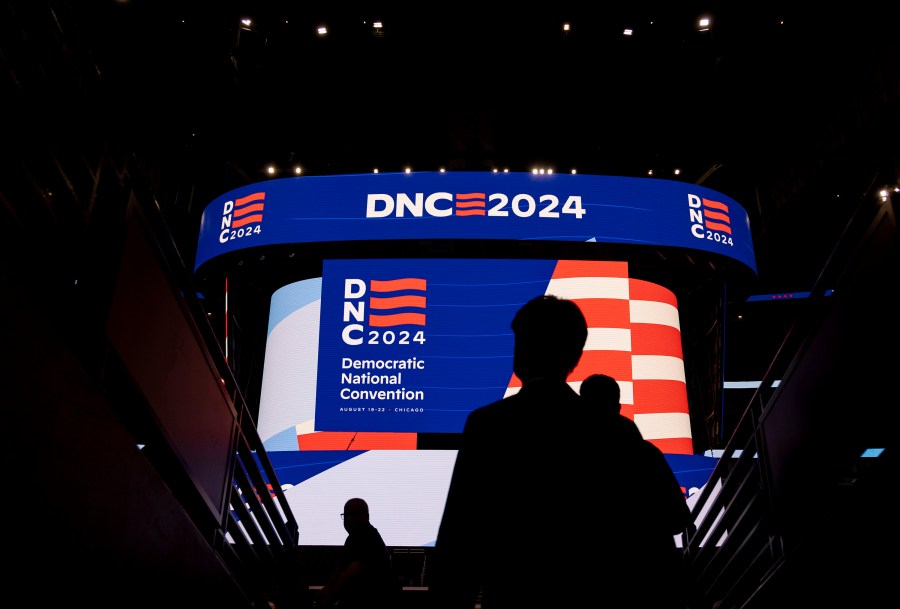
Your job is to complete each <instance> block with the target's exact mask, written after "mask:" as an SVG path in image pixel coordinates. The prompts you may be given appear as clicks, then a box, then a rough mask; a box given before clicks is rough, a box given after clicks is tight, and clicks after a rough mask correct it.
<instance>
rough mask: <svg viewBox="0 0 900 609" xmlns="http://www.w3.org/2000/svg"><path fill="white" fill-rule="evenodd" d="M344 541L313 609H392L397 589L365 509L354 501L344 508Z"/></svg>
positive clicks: (388, 557) (385, 552) (384, 548)
mask: <svg viewBox="0 0 900 609" xmlns="http://www.w3.org/2000/svg"><path fill="white" fill-rule="evenodd" d="M341 517H342V518H343V519H344V529H345V530H346V531H347V533H348V535H347V539H346V540H345V541H344V547H343V548H342V549H341V554H340V556H339V559H338V564H337V568H336V569H335V571H334V574H333V575H332V576H331V578H330V579H329V580H328V582H326V584H325V586H324V587H323V588H322V589H321V590H320V591H319V592H318V593H317V594H316V598H315V604H316V607H319V608H322V607H338V608H340V609H393V607H395V606H396V603H397V601H398V598H399V590H400V585H399V582H398V581H397V579H396V578H395V577H394V573H393V570H392V568H391V555H390V553H389V552H388V549H387V546H385V543H384V540H383V539H382V538H381V534H380V533H379V532H378V529H376V528H375V527H374V526H372V524H371V523H370V522H369V506H368V504H367V503H366V502H365V501H364V500H363V499H360V498H358V497H354V498H353V499H349V500H347V502H346V503H345V504H344V513H343V514H341Z"/></svg>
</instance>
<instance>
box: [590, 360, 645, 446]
mask: <svg viewBox="0 0 900 609" xmlns="http://www.w3.org/2000/svg"><path fill="white" fill-rule="evenodd" d="M579 393H580V394H581V397H582V398H584V399H585V400H587V402H588V403H589V404H591V405H593V406H594V407H596V408H600V409H601V410H602V411H606V412H608V413H609V416H610V419H611V422H610V424H613V425H619V426H620V427H622V428H623V431H624V432H625V433H626V434H630V435H632V436H634V437H635V439H641V440H643V439H644V436H643V435H641V430H640V429H638V426H637V425H636V424H635V422H634V421H632V420H631V419H629V418H628V417H626V416H623V415H622V414H621V413H622V403H621V399H622V390H621V388H620V387H619V383H618V382H617V381H616V379H614V378H613V377H611V376H608V375H606V374H592V375H590V376H589V377H587V378H586V379H584V380H583V381H582V382H581V389H579Z"/></svg>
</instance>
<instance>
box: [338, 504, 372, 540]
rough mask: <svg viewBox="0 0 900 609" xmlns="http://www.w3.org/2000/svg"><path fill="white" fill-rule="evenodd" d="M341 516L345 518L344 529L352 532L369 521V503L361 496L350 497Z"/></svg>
mask: <svg viewBox="0 0 900 609" xmlns="http://www.w3.org/2000/svg"><path fill="white" fill-rule="evenodd" d="M341 516H342V517H343V519H344V530H345V531H347V532H348V533H352V532H353V531H355V530H357V529H359V527H360V526H362V525H365V524H366V523H368V522H369V504H368V503H366V502H365V500H363V499H360V498H359V497H354V498H353V499H348V500H347V503H345V504H344V513H343V514H342V515H341Z"/></svg>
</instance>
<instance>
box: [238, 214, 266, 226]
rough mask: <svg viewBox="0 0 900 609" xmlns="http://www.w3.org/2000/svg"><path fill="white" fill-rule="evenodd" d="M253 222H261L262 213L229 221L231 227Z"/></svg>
mask: <svg viewBox="0 0 900 609" xmlns="http://www.w3.org/2000/svg"><path fill="white" fill-rule="evenodd" d="M254 222H262V214H254V215H252V216H247V217H246V218H241V219H240V220H235V221H234V222H232V223H231V228H240V227H242V226H245V225H247V224H253V223H254Z"/></svg>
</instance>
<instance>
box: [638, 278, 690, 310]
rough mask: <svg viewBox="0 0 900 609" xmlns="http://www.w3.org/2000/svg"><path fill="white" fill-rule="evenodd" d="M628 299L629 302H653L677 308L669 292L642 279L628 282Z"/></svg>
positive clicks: (674, 299)
mask: <svg viewBox="0 0 900 609" xmlns="http://www.w3.org/2000/svg"><path fill="white" fill-rule="evenodd" d="M628 297H629V298H631V300H653V301H656V302H664V303H666V304H670V305H672V306H673V307H676V308H677V307H678V301H677V299H676V298H675V294H674V293H672V291H671V290H667V289H666V288H664V287H662V286H661V285H659V284H656V283H650V282H649V281H644V280H643V279H631V280H629V281H628Z"/></svg>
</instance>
